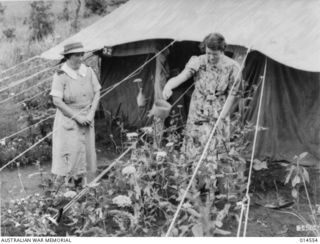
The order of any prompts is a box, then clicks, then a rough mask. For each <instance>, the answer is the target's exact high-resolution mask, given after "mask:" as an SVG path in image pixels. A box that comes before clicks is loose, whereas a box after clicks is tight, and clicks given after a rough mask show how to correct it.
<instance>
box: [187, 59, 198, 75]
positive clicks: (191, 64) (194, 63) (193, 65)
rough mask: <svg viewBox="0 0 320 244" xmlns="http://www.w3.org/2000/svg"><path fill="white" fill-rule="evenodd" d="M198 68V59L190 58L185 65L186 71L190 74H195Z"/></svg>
mask: <svg viewBox="0 0 320 244" xmlns="http://www.w3.org/2000/svg"><path fill="white" fill-rule="evenodd" d="M199 68H200V57H197V56H192V57H191V58H190V59H189V61H188V63H187V64H186V69H188V70H190V71H191V73H192V74H194V73H196V72H197V71H198V70H199Z"/></svg>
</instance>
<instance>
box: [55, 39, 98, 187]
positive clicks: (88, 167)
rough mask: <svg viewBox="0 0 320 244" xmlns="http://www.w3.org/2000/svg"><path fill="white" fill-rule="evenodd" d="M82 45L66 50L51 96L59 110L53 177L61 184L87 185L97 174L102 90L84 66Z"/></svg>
mask: <svg viewBox="0 0 320 244" xmlns="http://www.w3.org/2000/svg"><path fill="white" fill-rule="evenodd" d="M83 54H84V49H83V45H82V43H80V42H77V43H71V44H68V45H65V46H64V52H63V53H62V55H64V59H65V60H66V62H64V63H63V65H62V66H61V68H60V69H59V70H58V71H57V72H56V73H55V74H54V77H53V82H52V88H51V92H50V95H51V96H52V97H53V103H54V105H55V106H56V107H57V112H56V115H55V120H54V125H53V130H54V132H53V140H52V141H53V146H52V173H53V174H54V175H56V176H58V177H57V179H58V182H61V179H65V181H66V182H72V181H73V182H74V183H75V185H80V186H81V184H84V183H85V182H84V181H85V179H86V175H87V174H88V172H92V173H93V172H95V171H96V151H95V132H94V115H95V111H96V109H97V106H98V102H99V97H100V89H101V86H100V84H99V82H98V80H97V77H96V75H95V73H94V71H93V70H92V69H91V68H89V67H87V66H85V65H84V64H82V56H83Z"/></svg>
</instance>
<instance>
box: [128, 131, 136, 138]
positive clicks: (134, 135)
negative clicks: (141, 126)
mask: <svg viewBox="0 0 320 244" xmlns="http://www.w3.org/2000/svg"><path fill="white" fill-rule="evenodd" d="M137 137H138V133H136V132H130V133H127V138H128V140H132V139H135V138H137Z"/></svg>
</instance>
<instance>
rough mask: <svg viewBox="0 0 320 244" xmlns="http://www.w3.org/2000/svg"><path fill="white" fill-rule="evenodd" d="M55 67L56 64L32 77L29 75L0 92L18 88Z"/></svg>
mask: <svg viewBox="0 0 320 244" xmlns="http://www.w3.org/2000/svg"><path fill="white" fill-rule="evenodd" d="M57 66H58V64H55V65H53V66H52V67H49V68H46V69H44V70H41V71H39V72H37V73H35V74H33V75H30V76H28V77H26V78H23V79H20V80H18V81H16V82H14V84H13V85H11V86H7V87H5V88H3V89H2V90H0V92H4V91H6V90H9V89H11V88H13V87H15V86H18V85H20V84H22V83H24V82H26V81H28V80H30V79H31V78H34V77H36V76H37V75H39V74H42V73H44V72H46V71H50V70H53V69H55V68H56V67H57Z"/></svg>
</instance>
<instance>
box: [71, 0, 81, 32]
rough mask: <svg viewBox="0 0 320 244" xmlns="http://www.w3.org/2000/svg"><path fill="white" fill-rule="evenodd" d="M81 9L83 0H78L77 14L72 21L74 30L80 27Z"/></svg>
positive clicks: (76, 30)
mask: <svg viewBox="0 0 320 244" xmlns="http://www.w3.org/2000/svg"><path fill="white" fill-rule="evenodd" d="M80 9H81V0H77V8H76V14H75V17H74V20H73V22H72V23H71V27H72V29H73V30H74V32H78V30H79V27H80V23H79V22H80V21H79V13H80Z"/></svg>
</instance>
